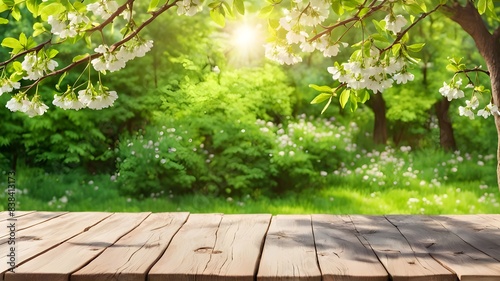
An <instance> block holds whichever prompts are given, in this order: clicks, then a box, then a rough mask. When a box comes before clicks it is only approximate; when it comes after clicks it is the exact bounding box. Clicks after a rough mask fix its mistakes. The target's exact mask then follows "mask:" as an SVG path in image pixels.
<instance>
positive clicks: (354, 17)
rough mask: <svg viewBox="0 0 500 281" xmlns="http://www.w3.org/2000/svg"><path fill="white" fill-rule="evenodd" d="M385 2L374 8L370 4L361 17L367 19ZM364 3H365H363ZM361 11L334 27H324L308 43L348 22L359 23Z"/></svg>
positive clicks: (384, 0) (385, 0)
mask: <svg viewBox="0 0 500 281" xmlns="http://www.w3.org/2000/svg"><path fill="white" fill-rule="evenodd" d="M385 2H387V0H383V1H382V3H380V4H379V5H378V6H375V7H373V6H372V5H373V4H374V2H372V3H371V4H370V5H369V6H368V7H369V8H370V11H369V12H368V13H366V14H365V15H364V16H363V17H368V16H370V15H372V14H373V13H375V12H376V11H378V10H380V9H381V8H383V6H384V4H385ZM365 3H366V1H365ZM361 9H362V7H361V8H360V9H359V10H358V11H357V12H356V14H355V15H354V16H353V17H351V18H348V19H345V20H343V21H339V22H337V23H336V24H334V25H331V26H327V27H324V28H325V30H323V31H321V32H320V33H318V34H316V35H315V36H314V37H312V38H311V39H309V42H313V41H315V40H317V39H318V38H320V37H321V36H323V35H325V34H328V33H331V32H332V31H333V30H334V29H335V28H337V27H339V26H343V25H346V24H348V23H350V22H353V21H360V20H361V19H362V18H360V17H359V13H360V12H361Z"/></svg>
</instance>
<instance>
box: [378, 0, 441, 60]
mask: <svg viewBox="0 0 500 281" xmlns="http://www.w3.org/2000/svg"><path fill="white" fill-rule="evenodd" d="M442 6H443V4H439V5H437V6H436V7H435V8H434V9H432V10H431V11H429V12H427V13H423V14H421V15H420V17H418V19H416V20H415V21H414V22H413V23H412V24H410V26H408V27H407V28H406V29H405V30H403V31H401V32H399V33H398V36H397V37H396V39H395V40H394V42H392V44H391V45H389V46H387V47H385V48H384V49H382V50H380V53H383V52H385V51H387V50H390V49H391V48H392V46H394V45H395V44H397V43H399V41H401V39H402V38H403V36H405V34H406V33H408V31H410V29H412V28H413V27H414V26H415V25H417V23H419V22H420V21H421V20H423V19H425V18H426V17H427V16H429V15H430V14H432V13H435V12H436V11H437V10H439V8H441V7H442Z"/></svg>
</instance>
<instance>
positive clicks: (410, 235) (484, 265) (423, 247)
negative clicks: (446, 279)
mask: <svg viewBox="0 0 500 281" xmlns="http://www.w3.org/2000/svg"><path fill="white" fill-rule="evenodd" d="M388 219H389V220H390V221H391V222H392V223H393V224H395V225H396V226H397V227H398V228H399V230H400V231H401V233H402V234H403V235H404V236H405V237H406V238H407V239H408V241H409V242H410V244H411V246H412V247H413V248H414V249H418V250H419V251H427V252H428V253H430V254H431V255H432V257H434V258H435V259H436V260H437V261H439V262H440V263H441V264H443V265H444V266H445V267H446V268H448V269H450V270H451V271H453V272H455V273H456V274H457V276H458V278H459V279H460V280H461V281H468V280H474V281H494V280H495V281H498V280H500V263H499V262H498V261H497V260H495V259H493V258H491V257H490V256H488V255H486V254H484V253H483V252H481V251H479V250H477V249H476V248H474V247H472V246H471V245H469V244H467V243H466V242H465V241H463V240H462V239H461V238H460V237H458V236H457V235H455V234H454V233H452V232H450V231H449V230H447V229H446V228H444V227H443V226H442V225H441V224H439V223H438V222H436V221H435V220H433V219H432V218H431V217H426V216H388Z"/></svg>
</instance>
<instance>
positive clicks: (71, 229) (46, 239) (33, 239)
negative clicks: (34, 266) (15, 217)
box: [0, 212, 111, 276]
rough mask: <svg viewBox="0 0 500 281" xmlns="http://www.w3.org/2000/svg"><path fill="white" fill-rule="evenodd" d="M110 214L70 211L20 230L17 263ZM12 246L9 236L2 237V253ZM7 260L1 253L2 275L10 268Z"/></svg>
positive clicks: (55, 244)
mask: <svg viewBox="0 0 500 281" xmlns="http://www.w3.org/2000/svg"><path fill="white" fill-rule="evenodd" d="M110 215H111V214H110V213H95V212H92V213H90V212H89V213H77V212H75V213H68V214H65V215H62V216H59V217H56V218H54V219H51V220H49V221H45V222H44V223H41V224H37V225H35V226H33V227H30V228H27V229H24V230H20V231H19V232H17V233H16V257H17V265H21V264H23V263H25V262H27V261H29V260H30V259H32V258H34V257H36V256H38V255H40V254H42V253H44V252H46V251H48V250H49V249H51V248H53V247H55V246H57V245H59V244H61V243H62V242H64V241H65V240H68V239H70V238H71V237H73V236H75V235H78V234H80V233H82V232H84V231H85V230H86V229H87V228H89V227H91V226H93V225H95V224H97V223H98V222H100V221H101V220H103V219H105V218H106V217H108V216H110ZM10 247H11V245H8V238H7V237H4V238H1V239H0V253H8V251H9V249H10ZM7 260H8V258H7V257H6V256H5V255H0V272H1V273H2V276H3V273H4V272H5V271H7V270H8V269H9V266H8V264H7Z"/></svg>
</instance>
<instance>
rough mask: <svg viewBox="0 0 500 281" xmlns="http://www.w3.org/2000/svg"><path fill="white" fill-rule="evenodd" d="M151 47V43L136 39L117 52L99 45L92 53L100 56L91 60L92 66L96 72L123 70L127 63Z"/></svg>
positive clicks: (141, 55) (142, 54)
mask: <svg viewBox="0 0 500 281" xmlns="http://www.w3.org/2000/svg"><path fill="white" fill-rule="evenodd" d="M152 47H153V41H151V40H148V41H140V40H137V39H136V40H130V41H129V42H127V43H126V44H124V45H122V46H120V47H119V48H118V49H117V50H116V49H114V48H112V47H110V46H107V45H99V46H98V47H97V48H95V49H94V51H95V52H97V53H99V54H101V56H100V57H98V58H95V59H93V60H92V66H93V67H94V69H95V70H96V71H106V70H108V71H110V72H113V71H117V70H120V69H122V68H124V67H125V65H126V63H127V62H128V61H130V60H132V59H134V58H136V57H143V56H144V55H145V54H146V53H147V52H149V51H150V50H151V48H152Z"/></svg>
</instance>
